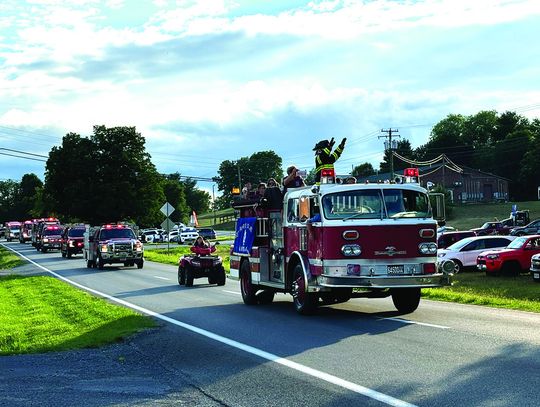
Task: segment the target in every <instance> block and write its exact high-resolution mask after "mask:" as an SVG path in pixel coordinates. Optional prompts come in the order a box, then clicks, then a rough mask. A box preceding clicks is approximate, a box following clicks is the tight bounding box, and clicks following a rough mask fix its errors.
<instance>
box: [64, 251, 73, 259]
mask: <svg viewBox="0 0 540 407" xmlns="http://www.w3.org/2000/svg"><path fill="white" fill-rule="evenodd" d="M71 256H73V253H71V252H70V251H69V250H68V251H67V252H66V257H67V258H68V259H71Z"/></svg>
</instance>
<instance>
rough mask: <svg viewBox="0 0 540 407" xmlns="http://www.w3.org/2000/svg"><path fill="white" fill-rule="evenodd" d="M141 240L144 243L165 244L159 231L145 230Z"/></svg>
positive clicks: (140, 237)
mask: <svg viewBox="0 0 540 407" xmlns="http://www.w3.org/2000/svg"><path fill="white" fill-rule="evenodd" d="M139 239H140V240H141V242H143V243H160V242H163V237H162V235H161V233H159V230H158V229H150V230H148V229H147V230H144V231H142V232H141V235H140V236H139Z"/></svg>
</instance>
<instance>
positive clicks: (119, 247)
mask: <svg viewBox="0 0 540 407" xmlns="http://www.w3.org/2000/svg"><path fill="white" fill-rule="evenodd" d="M114 251H115V252H117V253H118V252H129V251H131V244H130V243H116V244H115V245H114Z"/></svg>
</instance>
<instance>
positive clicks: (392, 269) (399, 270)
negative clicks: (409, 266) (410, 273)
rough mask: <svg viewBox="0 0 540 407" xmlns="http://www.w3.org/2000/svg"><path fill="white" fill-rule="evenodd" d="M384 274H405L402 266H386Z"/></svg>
mask: <svg viewBox="0 0 540 407" xmlns="http://www.w3.org/2000/svg"><path fill="white" fill-rule="evenodd" d="M386 272H387V273H388V274H405V267H404V266H403V265H402V264H400V265H398V266H386Z"/></svg>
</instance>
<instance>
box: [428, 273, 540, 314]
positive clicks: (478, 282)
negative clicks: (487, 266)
mask: <svg viewBox="0 0 540 407" xmlns="http://www.w3.org/2000/svg"><path fill="white" fill-rule="evenodd" d="M453 283H454V284H453V285H452V286H451V287H442V288H429V289H425V290H422V297H424V298H428V299H431V300H439V301H449V302H458V303H461V304H473V305H486V306H489V307H496V308H508V309H515V310H521V311H532V312H540V284H537V283H534V282H533V281H532V277H531V275H530V274H526V275H521V276H519V277H488V276H486V275H485V273H480V272H465V273H460V274H457V275H455V276H454V279H453Z"/></svg>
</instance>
